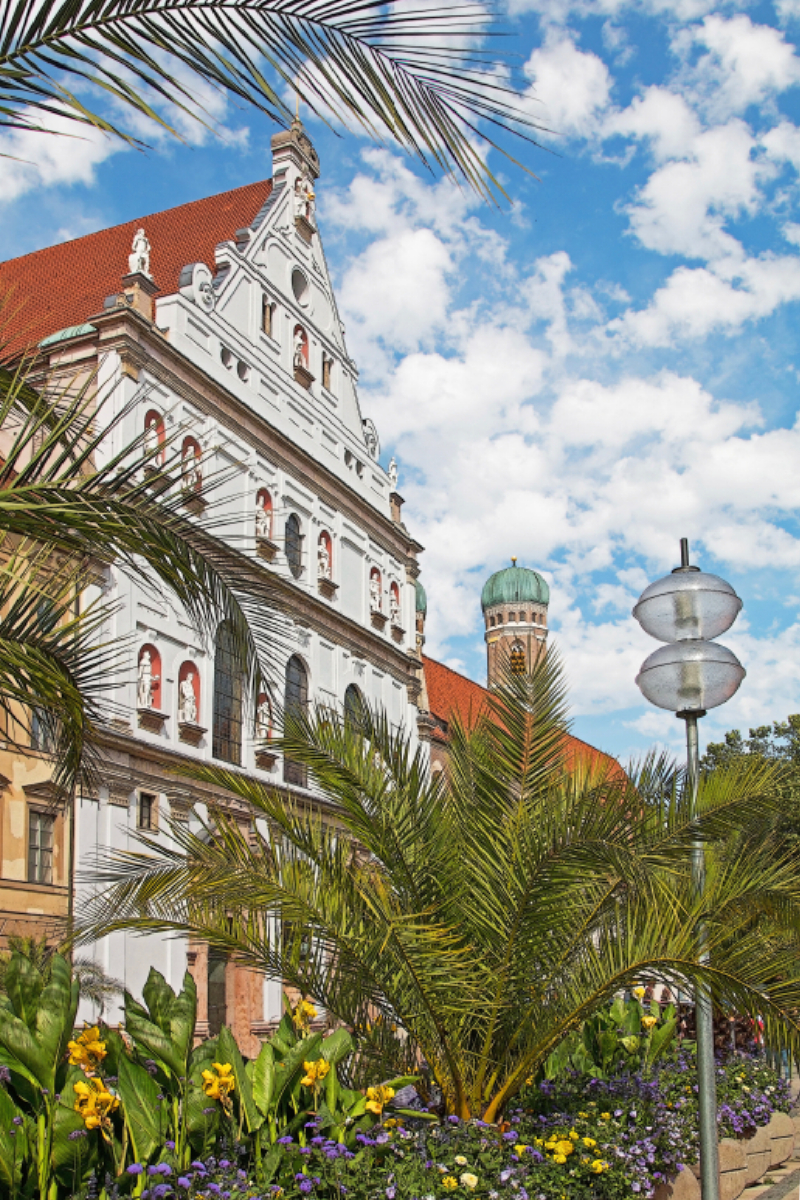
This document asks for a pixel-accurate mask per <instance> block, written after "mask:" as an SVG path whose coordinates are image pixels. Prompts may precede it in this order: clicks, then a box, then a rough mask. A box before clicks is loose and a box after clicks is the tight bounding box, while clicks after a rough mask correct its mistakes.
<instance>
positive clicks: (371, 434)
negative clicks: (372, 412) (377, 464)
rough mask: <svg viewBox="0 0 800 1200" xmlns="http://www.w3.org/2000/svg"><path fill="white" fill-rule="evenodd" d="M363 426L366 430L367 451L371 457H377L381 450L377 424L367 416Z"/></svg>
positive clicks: (362, 423)
mask: <svg viewBox="0 0 800 1200" xmlns="http://www.w3.org/2000/svg"><path fill="white" fill-rule="evenodd" d="M361 427H362V429H363V430H364V441H365V442H366V444H367V452H368V454H369V456H370V458H375V459H377V457H378V455H379V454H380V452H381V444H380V442H379V441H378V431H377V429H376V428H375V424H374V422H373V421H371V420H370V419H369V417H365V419H364V420H363V421H362V422H361Z"/></svg>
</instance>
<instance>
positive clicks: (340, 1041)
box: [322, 1029, 353, 1067]
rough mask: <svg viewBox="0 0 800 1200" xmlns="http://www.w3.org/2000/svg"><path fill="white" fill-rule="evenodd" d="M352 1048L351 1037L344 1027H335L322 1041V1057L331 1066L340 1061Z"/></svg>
mask: <svg viewBox="0 0 800 1200" xmlns="http://www.w3.org/2000/svg"><path fill="white" fill-rule="evenodd" d="M352 1050H353V1038H352V1036H351V1035H350V1034H349V1033H348V1031H347V1030H346V1029H336V1030H334V1032H333V1033H329V1034H328V1036H327V1037H326V1038H323V1041H322V1057H323V1058H324V1059H325V1061H326V1062H328V1063H330V1064H331V1066H332V1067H334V1066H336V1064H337V1063H340V1062H341V1061H342V1059H343V1058H346V1057H347V1055H348V1054H350V1053H352Z"/></svg>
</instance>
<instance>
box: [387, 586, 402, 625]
mask: <svg viewBox="0 0 800 1200" xmlns="http://www.w3.org/2000/svg"><path fill="white" fill-rule="evenodd" d="M389 616H390V618H391V622H392V624H393V625H399V624H400V597H399V596H398V594H397V592H396V591H395V589H394V588H392V590H391V592H390V593H389Z"/></svg>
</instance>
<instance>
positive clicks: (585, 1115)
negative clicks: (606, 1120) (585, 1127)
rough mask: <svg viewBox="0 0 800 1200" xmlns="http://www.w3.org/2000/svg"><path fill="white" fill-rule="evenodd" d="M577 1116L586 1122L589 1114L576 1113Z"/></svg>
mask: <svg viewBox="0 0 800 1200" xmlns="http://www.w3.org/2000/svg"><path fill="white" fill-rule="evenodd" d="M578 1116H579V1117H583V1118H584V1120H588V1117H589V1114H588V1113H578Z"/></svg>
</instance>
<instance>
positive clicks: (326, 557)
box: [317, 538, 331, 579]
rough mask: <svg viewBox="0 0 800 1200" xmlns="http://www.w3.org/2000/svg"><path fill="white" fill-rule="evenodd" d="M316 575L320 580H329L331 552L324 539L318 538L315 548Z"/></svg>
mask: <svg viewBox="0 0 800 1200" xmlns="http://www.w3.org/2000/svg"><path fill="white" fill-rule="evenodd" d="M317 575H318V576H319V578H320V579H330V577H331V552H330V550H329V549H328V544H327V542H326V541H325V539H324V538H320V542H319V546H318V547H317Z"/></svg>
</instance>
